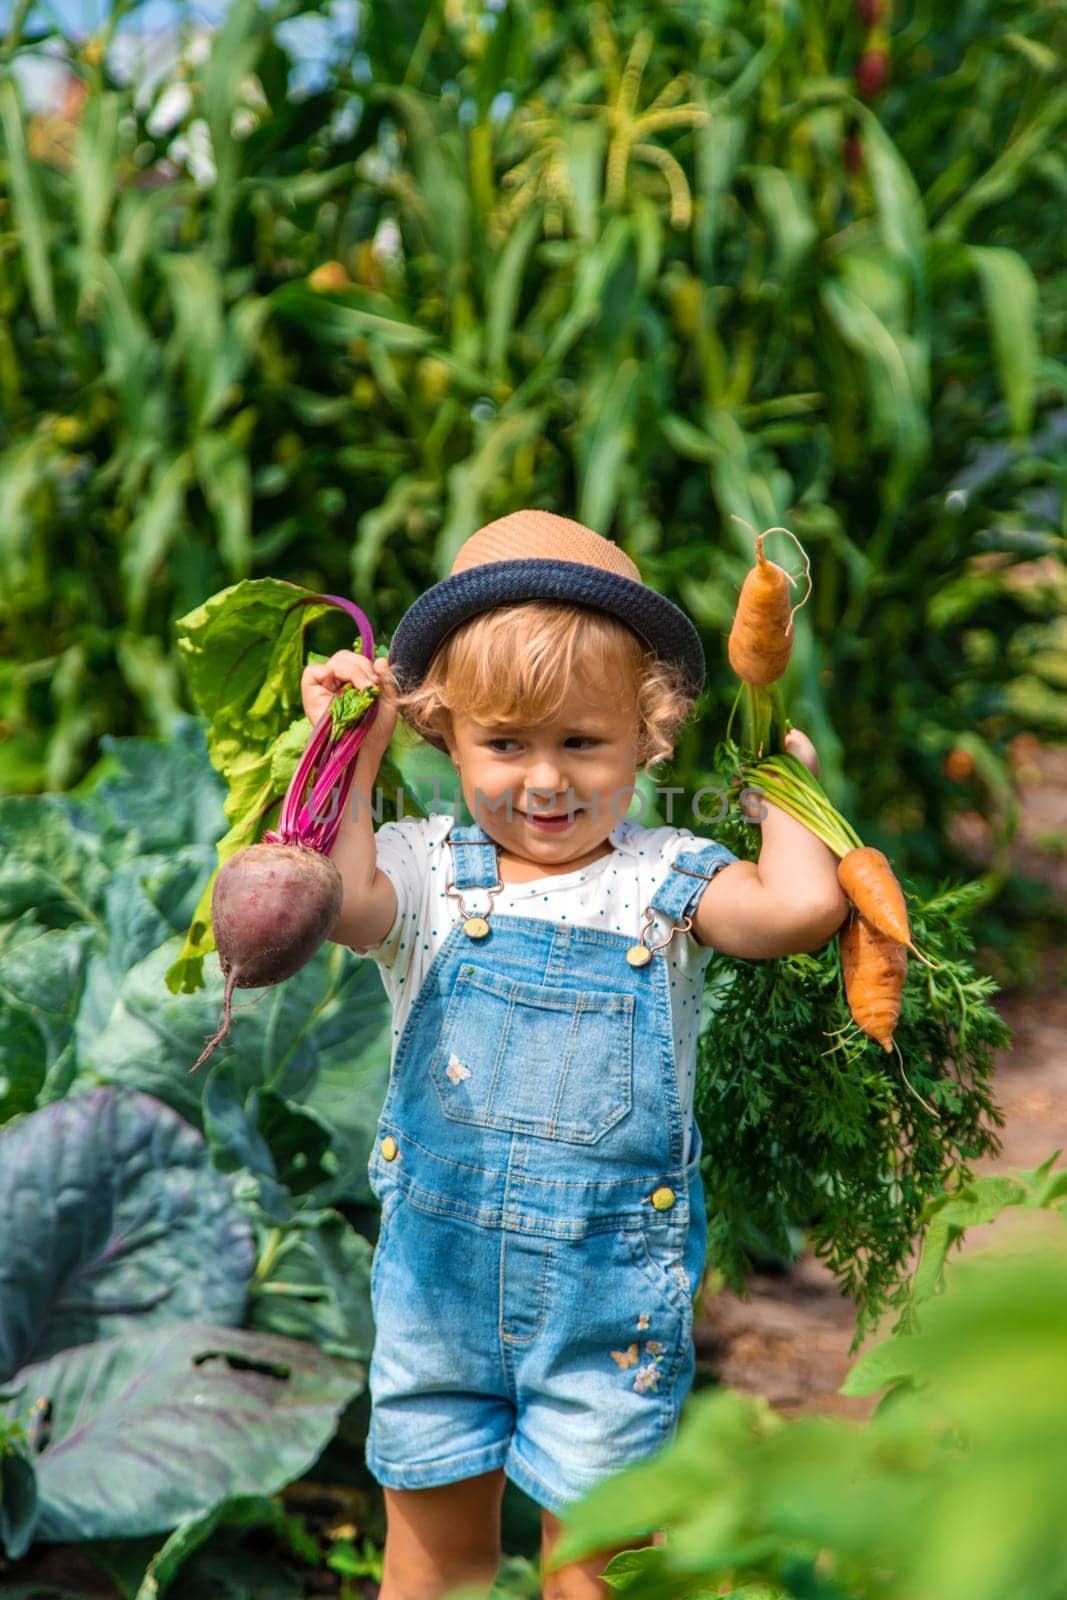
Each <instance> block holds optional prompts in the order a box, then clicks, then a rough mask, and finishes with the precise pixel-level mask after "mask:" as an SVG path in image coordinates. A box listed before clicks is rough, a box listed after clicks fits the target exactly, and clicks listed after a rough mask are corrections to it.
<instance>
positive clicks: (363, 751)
mask: <svg viewBox="0 0 1067 1600" xmlns="http://www.w3.org/2000/svg"><path fill="white" fill-rule="evenodd" d="M350 683H351V684H354V685H355V687H356V688H357V689H365V688H367V687H368V686H369V685H370V684H373V683H376V684H377V685H378V686H379V689H380V693H379V695H378V713H377V717H376V718H375V722H374V726H373V727H372V728H371V730H370V732H369V733H368V735H367V737H366V739H365V740H364V741H363V743H362V744H361V745H360V747H359V751H358V753H357V755H356V762H355V768H354V770H353V773H352V787H351V790H350V791H349V796H348V801H347V803H346V805H345V809H344V814H343V816H342V818H341V825H340V827H339V828H338V830H337V838H336V839H335V840H334V844H333V848H332V849H331V851H330V860H331V861H332V862H333V864H334V866H335V867H336V868H337V870H338V872H339V873H340V875H341V888H342V891H343V898H342V900H341V914H340V916H339V917H338V919H337V922H336V923H335V925H334V928H333V931H332V933H331V934H330V938H331V939H332V940H333V941H334V943H335V944H349V945H358V946H360V947H361V948H363V949H367V950H373V949H374V948H375V947H376V946H377V945H379V944H381V942H382V940H383V939H384V938H385V936H386V934H387V933H388V932H389V930H390V928H391V927H392V926H393V923H394V922H395V921H396V909H397V901H396V890H395V889H394V888H393V885H392V883H391V882H390V881H389V879H388V878H387V877H386V875H385V873H384V872H380V871H379V870H378V860H377V851H376V849H375V844H374V818H373V816H372V814H371V805H372V800H373V795H374V783H375V779H376V778H377V776H378V768H379V767H380V765H381V761H382V757H383V755H384V754H385V752H386V750H387V749H388V747H389V740H390V739H391V738H392V734H393V729H394V728H395V726H396V696H397V689H396V680H395V679H394V677H393V675H392V672H391V671H390V670H389V663H388V661H387V660H386V659H385V657H379V658H378V659H377V660H375V661H370V660H368V659H367V657H366V656H361V655H357V653H356V652H355V651H354V650H338V651H337V653H336V654H335V655H332V656H331V657H330V659H329V661H327V662H325V663H323V664H322V665H319V666H310V667H307V668H306V669H305V671H304V675H303V677H302V678H301V680H300V692H301V698H302V699H303V702H304V713H305V715H306V716H307V717H308V718H309V719H310V721H311V724H312V726H314V725H315V724H316V723H317V722H318V720H319V718H320V717H321V716H322V714H323V712H324V711H325V710H326V708H327V706H328V705H329V704H330V702H331V700H332V699H333V698H334V695H335V694H336V693H337V692H338V691H339V690H341V689H343V688H344V687H345V685H346V684H350Z"/></svg>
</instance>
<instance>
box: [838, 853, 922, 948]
mask: <svg viewBox="0 0 1067 1600" xmlns="http://www.w3.org/2000/svg"><path fill="white" fill-rule="evenodd" d="M837 881H838V883H839V884H840V885H841V887H842V889H843V890H844V891H845V893H846V894H847V895H848V897H849V899H850V900H851V901H852V904H853V905H854V906H855V907H856V909H857V911H861V912H862V913H863V915H864V916H865V917H866V919H867V921H868V922H870V923H873V924H874V926H875V927H876V928H877V929H879V931H880V932H881V933H884V934H886V935H887V936H888V937H889V938H890V939H896V941H897V942H898V944H906V945H909V946H910V945H911V924H910V923H909V922H908V908H907V906H906V905H905V904H904V891H903V889H901V887H900V884H899V883H898V882H897V880H896V877H895V875H894V873H893V869H892V867H891V866H890V865H889V862H888V860H887V859H886V857H885V856H884V855H883V854H882V852H881V851H880V850H876V849H875V848H874V846H873V845H869V844H868V845H864V846H863V847H862V849H860V850H850V851H849V853H848V855H847V856H844V857H842V859H841V861H840V862H839V863H838V867H837Z"/></svg>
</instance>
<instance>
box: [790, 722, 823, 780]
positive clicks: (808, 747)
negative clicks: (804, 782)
mask: <svg viewBox="0 0 1067 1600" xmlns="http://www.w3.org/2000/svg"><path fill="white" fill-rule="evenodd" d="M785 748H786V750H787V751H788V752H789V754H790V755H791V756H796V758H797V760H798V761H802V762H803V763H804V765H805V766H806V767H807V769H808V771H809V772H810V773H811V775H812V777H813V778H817V777H818V776H819V757H818V754H817V752H816V749H815V746H814V745H813V744H812V742H811V740H810V739H809V738H808V736H807V734H806V733H801V731H800V729H799V728H790V730H789V732H788V733H787V734H786V736H785Z"/></svg>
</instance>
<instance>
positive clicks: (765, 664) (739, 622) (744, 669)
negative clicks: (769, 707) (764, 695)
mask: <svg viewBox="0 0 1067 1600" xmlns="http://www.w3.org/2000/svg"><path fill="white" fill-rule="evenodd" d="M764 537H765V536H764V535H763V534H762V533H760V534H757V536H756V565H755V566H754V567H753V568H752V570H751V572H749V574H748V576H747V577H746V578H745V581H744V583H743V584H742V586H741V593H740V595H739V596H738V600H737V610H736V611H735V612H734V621H733V627H732V628H731V629H730V639H729V642H728V644H727V647H726V653H727V655H728V657H729V660H730V666H731V668H732V669H733V671H734V672H736V673H737V676H738V677H739V678H743V679H744V681H745V682H746V683H760V684H763V683H774V682H775V681H776V679H778V678H780V677H781V676H782V673H783V672H784V671H785V669H786V667H787V666H788V665H789V656H790V653H791V651H792V649H793V612H792V608H791V604H790V601H791V598H792V597H791V595H790V593H789V575H788V573H787V572H785V571H784V570H783V569H782V568H781V567H780V566H778V565H777V564H776V563H775V562H774V561H769V560H768V559H767V557H766V556H765V555H764V554H763V540H764Z"/></svg>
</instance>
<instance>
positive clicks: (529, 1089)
mask: <svg viewBox="0 0 1067 1600" xmlns="http://www.w3.org/2000/svg"><path fill="white" fill-rule="evenodd" d="M448 844H449V847H450V851H451V857H452V882H451V884H450V885H449V891H448V892H449V893H451V894H454V896H455V897H456V899H457V907H458V909H459V911H460V916H459V919H458V920H457V922H456V924H455V926H454V927H453V928H452V930H451V931H450V933H449V935H448V938H447V939H446V941H445V943H444V945H443V946H442V947H441V949H440V950H439V952H438V954H437V956H436V958H435V960H434V962H433V964H432V966H431V968H430V971H429V972H428V974H427V976H426V979H425V981H424V983H423V985H422V988H421V989H420V991H419V993H418V995H417V997H416V999H415V1002H414V1004H413V1006H412V1009H411V1013H410V1015H409V1017H408V1020H407V1025H406V1027H405V1029H404V1032H403V1035H402V1037H401V1039H400V1040H399V1042H398V1045H397V1051H396V1058H395V1061H394V1065H393V1071H392V1074H391V1077H390V1083H389V1090H388V1094H387V1096H386V1101H385V1105H384V1108H383V1110H382V1114H381V1119H380V1123H379V1126H378V1131H377V1136H376V1139H375V1144H374V1149H373V1151H372V1154H371V1159H370V1168H369V1172H370V1183H371V1187H372V1189H373V1191H374V1193H375V1195H376V1196H377V1198H378V1200H379V1201H380V1203H381V1208H382V1212H381V1232H380V1234H379V1239H378V1244H377V1246H376V1249H375V1254H374V1261H373V1266H372V1273H371V1300H372V1306H373V1310H374V1318H375V1344H374V1350H373V1355H372V1360H371V1367H370V1375H369V1387H370V1393H371V1400H372V1413H371V1426H370V1433H369V1437H368V1441H367V1463H368V1466H369V1468H370V1470H371V1471H372V1473H373V1474H374V1476H375V1477H376V1478H377V1479H378V1481H379V1482H380V1483H382V1484H384V1485H385V1486H387V1487H390V1488H424V1487H430V1486H434V1485H439V1484H444V1483H451V1482H454V1481H455V1480H457V1479H460V1478H467V1477H471V1476H474V1475H475V1474H478V1473H483V1472H489V1471H491V1470H493V1469H495V1468H497V1467H501V1466H503V1467H504V1468H505V1470H506V1472H507V1474H508V1476H509V1477H510V1478H512V1479H513V1481H515V1482H516V1483H517V1484H518V1485H519V1487H520V1488H522V1489H523V1490H525V1492H526V1493H527V1494H529V1495H531V1496H532V1497H533V1498H534V1499H535V1500H537V1501H538V1502H539V1503H540V1504H541V1505H543V1506H546V1507H547V1508H548V1509H549V1510H550V1511H553V1512H554V1513H555V1514H556V1515H562V1514H563V1512H564V1508H565V1507H566V1505H567V1504H568V1503H569V1502H572V1501H574V1500H576V1499H578V1498H580V1497H581V1496H582V1495H583V1494H584V1493H586V1492H587V1491H588V1490H589V1489H590V1488H592V1487H593V1486H594V1484H595V1483H597V1482H598V1481H600V1480H601V1479H602V1478H604V1477H605V1476H607V1475H609V1474H611V1473H613V1472H616V1471H620V1470H621V1469H622V1468H623V1467H625V1466H627V1465H629V1464H631V1463H632V1462H633V1461H634V1460H636V1459H639V1458H640V1457H642V1456H644V1455H647V1454H650V1453H651V1452H652V1451H654V1450H655V1449H657V1448H658V1447H659V1446H660V1445H661V1444H663V1443H664V1442H665V1441H666V1440H667V1439H668V1438H669V1437H670V1435H671V1433H672V1432H673V1429H674V1427H675V1424H676V1422H677V1417H678V1410H679V1407H680V1405H681V1402H682V1400H683V1399H684V1398H685V1395H686V1393H687V1392H688V1389H689V1386H690V1383H691V1381H692V1375H693V1366H694V1355H693V1347H692V1342H691V1337H690V1334H691V1325H692V1294H693V1290H694V1287H695V1285H696V1283H697V1281H698V1279H699V1277H700V1274H701V1271H702V1269H703V1264H704V1251H705V1245H706V1241H707V1219H706V1216H705V1211H704V1197H703V1187H702V1184H701V1179H700V1136H699V1132H698V1130H697V1128H696V1126H695V1124H694V1126H693V1129H692V1147H691V1155H690V1159H689V1161H688V1163H686V1164H683V1161H682V1153H683V1149H684V1134H685V1129H684V1127H683V1124H682V1117H681V1112H680V1109H679V1102H678V1089H677V1083H678V1078H677V1071H676V1065H675V1060H674V1044H673V1037H674V1036H673V1029H672V1021H671V1009H670V998H669V996H670V989H669V979H668V972H667V960H666V958H667V956H668V955H669V950H670V939H671V938H672V937H673V936H674V934H676V933H680V932H681V933H682V936H683V937H684V932H683V931H682V930H684V929H685V928H687V926H688V922H687V917H688V916H689V915H690V914H691V913H692V911H693V909H694V908H695V906H696V903H697V901H698V900H699V899H700V896H701V895H702V894H703V892H704V890H705V888H706V887H707V883H708V881H709V880H710V879H711V878H712V877H713V876H714V874H715V873H716V871H718V870H719V869H720V868H721V867H723V866H727V865H728V864H729V863H730V862H732V861H733V860H735V859H736V858H735V857H734V856H733V855H732V854H731V852H730V851H729V850H726V849H725V848H724V847H723V846H721V845H717V844H712V843H707V844H700V845H698V847H697V848H695V849H692V850H687V851H683V852H682V853H680V854H679V855H678V856H677V858H676V860H675V862H674V863H673V870H671V871H669V872H668V873H667V876H666V880H665V881H664V882H663V883H662V884H661V885H660V886H659V887H658V888H657V890H656V892H655V894H654V895H653V897H652V900H651V909H649V908H637V907H636V906H635V908H634V936H633V938H627V937H626V936H624V935H622V934H618V933H611V932H608V931H606V930H603V931H602V930H599V929H595V928H584V927H575V926H570V925H568V924H567V923H565V922H559V923H556V922H545V921H540V920H537V919H534V918H528V917H519V916H505V915H496V914H494V913H493V911H492V898H493V894H492V891H493V890H494V889H499V888H502V887H503V886H502V885H501V884H500V882H499V878H498V874H497V861H496V846H495V845H494V844H493V843H492V841H491V840H490V839H489V838H488V837H487V835H486V834H485V833H484V832H483V830H482V829H481V828H480V827H479V826H478V824H477V823H475V824H472V825H470V826H468V827H453V828H452V830H451V832H450V835H449V839H448ZM476 891H477V892H476ZM487 902H488V903H487ZM640 911H643V912H644V917H643V926H642V919H641V917H640ZM652 912H656V913H659V914H661V918H662V919H663V920H661V923H660V928H659V931H657V932H654V931H653V925H654V921H655V919H654V917H653V916H652ZM650 949H652V951H653V953H652V954H651V955H649V953H648V952H649V950H650ZM627 951H629V952H630V957H629V959H628V957H627ZM635 958H636V961H635ZM632 963H633V964H632Z"/></svg>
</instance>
